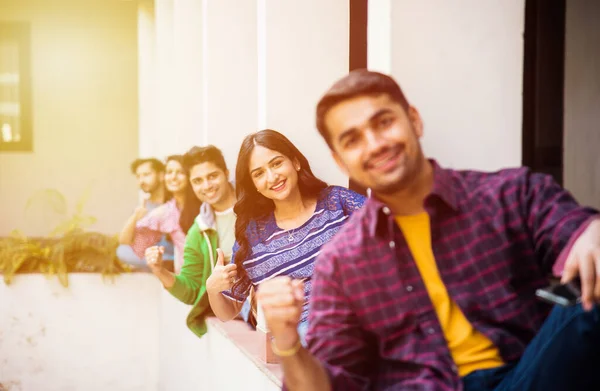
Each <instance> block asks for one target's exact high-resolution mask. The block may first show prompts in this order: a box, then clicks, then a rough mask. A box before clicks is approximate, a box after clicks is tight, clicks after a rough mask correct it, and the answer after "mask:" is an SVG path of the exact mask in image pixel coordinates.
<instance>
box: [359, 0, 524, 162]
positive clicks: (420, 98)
mask: <svg viewBox="0 0 600 391" xmlns="http://www.w3.org/2000/svg"><path fill="white" fill-rule="evenodd" d="M524 10H525V5H524V0H490V1H479V0H460V1H458V2H456V1H454V2H449V1H446V0H422V1H410V0H392V1H390V0H372V1H370V8H369V16H370V18H369V23H372V24H373V26H372V27H370V29H369V56H368V57H369V61H370V63H369V66H370V67H371V66H372V67H373V68H375V69H378V70H382V71H384V72H386V71H391V74H392V75H393V76H394V77H395V78H396V80H397V81H398V83H399V84H400V85H401V87H402V88H403V90H404V92H405V93H406V95H407V98H408V100H409V101H410V102H411V103H412V104H413V105H415V106H416V107H417V108H418V109H419V111H420V113H421V115H422V117H423V120H424V123H425V136H424V139H423V146H424V148H425V153H426V154H427V155H428V156H431V157H434V158H436V159H438V160H439V161H440V163H442V164H443V165H446V166H450V167H455V168H476V169H484V170H488V169H498V168H501V167H504V166H519V165H521V132H522V130H521V129H522V95H521V93H522V84H523V83H522V74H523V37H522V34H523V29H524ZM386 15H391V20H387V19H385V16H386ZM374 18H377V19H374ZM378 20H382V22H381V23H379V22H378ZM375 25H377V26H375Z"/></svg>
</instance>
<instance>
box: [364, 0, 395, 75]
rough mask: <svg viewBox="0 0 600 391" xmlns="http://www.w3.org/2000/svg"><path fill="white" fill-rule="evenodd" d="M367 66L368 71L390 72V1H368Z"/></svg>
mask: <svg viewBox="0 0 600 391" xmlns="http://www.w3.org/2000/svg"><path fill="white" fill-rule="evenodd" d="M368 7H369V8H368V12H367V14H368V16H367V17H368V23H367V42H368V43H367V65H368V67H369V69H370V70H372V71H377V72H381V73H385V74H390V73H391V72H392V58H391V57H392V15H391V11H392V0H369V3H368Z"/></svg>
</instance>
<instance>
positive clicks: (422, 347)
mask: <svg viewBox="0 0 600 391" xmlns="http://www.w3.org/2000/svg"><path fill="white" fill-rule="evenodd" d="M464 114H465V115H468V107H466V108H465V112H464ZM317 128H318V129H319V131H320V133H321V134H322V135H323V137H324V139H325V140H326V142H327V144H328V145H329V147H330V149H331V151H332V154H333V156H334V158H335V160H336V162H337V163H338V165H339V166H340V168H341V169H342V170H344V171H345V172H347V173H348V174H349V176H350V178H352V179H353V180H354V181H356V182H357V183H358V184H359V185H361V186H363V187H365V188H370V189H371V192H372V197H371V198H369V200H368V201H367V202H366V203H365V206H364V207H363V208H362V209H361V210H360V211H358V212H356V213H355V214H354V215H353V216H352V217H351V218H350V220H349V221H348V223H347V224H346V225H345V226H344V227H343V228H342V229H341V230H340V232H339V233H338V234H337V235H336V236H335V237H334V238H333V239H332V240H331V241H330V242H329V243H328V244H326V245H325V246H324V247H323V249H322V251H321V254H320V255H319V259H318V260H317V262H316V265H315V271H314V277H313V283H312V287H313V295H312V301H311V313H310V318H309V322H310V323H309V324H310V327H309V331H308V335H307V340H308V348H307V349H304V348H303V347H302V346H301V344H300V338H301V336H299V335H298V332H297V331H296V328H295V327H294V324H295V322H297V321H298V320H299V319H301V313H302V310H303V303H302V293H303V292H302V282H301V281H292V279H291V278H289V277H286V278H283V277H281V278H279V279H273V280H271V281H268V282H267V283H264V284H263V285H262V286H261V287H260V290H259V291H258V297H259V298H258V300H259V303H261V305H262V307H263V309H264V314H265V319H266V322H267V324H268V326H269V328H270V330H271V333H272V335H273V337H274V340H273V346H274V347H275V349H274V350H275V351H276V352H279V354H280V355H281V356H283V357H282V366H283V371H284V383H285V386H286V387H287V389H289V390H302V391H304V390H344V391H355V390H374V391H378V390H448V391H450V390H465V391H508V390H519V391H542V390H543V391H554V390H561V391H564V390H578V391H585V390H590V391H591V390H600V377H598V376H597V375H596V372H597V371H598V368H600V306H599V305H598V302H600V278H599V277H600V219H599V215H598V212H597V211H595V210H593V209H590V208H585V207H582V206H580V205H578V203H577V202H576V201H575V200H574V199H573V197H572V196H571V195H570V194H569V193H568V192H567V191H565V190H564V189H562V188H561V187H560V186H559V185H557V184H556V183H555V182H554V180H553V179H552V177H550V176H548V175H542V174H535V173H532V172H530V171H529V170H528V169H526V168H515V169H505V170H500V171H497V172H493V173H489V172H480V171H472V170H452V169H447V168H442V167H441V166H440V165H439V164H438V163H437V162H435V161H434V160H428V159H426V158H425V155H424V153H423V150H422V148H421V144H420V138H421V137H422V136H423V122H422V120H421V117H420V115H419V112H418V111H417V109H416V108H415V107H413V106H411V105H410V104H409V103H408V102H407V100H406V98H405V96H404V94H403V93H402V90H401V89H400V87H399V86H398V85H397V84H396V82H395V81H394V80H393V79H392V78H390V77H389V76H386V75H382V74H380V73H376V72H369V71H366V70H359V71H353V72H351V73H350V74H349V75H348V76H346V77H345V78H343V79H342V80H340V81H339V82H337V83H336V84H335V85H334V86H333V87H331V89H330V90H329V91H328V92H327V93H326V94H325V96H324V97H323V98H322V99H321V100H320V102H319V104H318V106H317ZM482 131H485V129H482ZM551 272H553V273H554V274H555V276H562V280H563V282H567V281H569V280H571V279H572V278H573V277H575V276H576V275H579V277H580V279H581V282H582V298H583V303H582V304H577V305H572V306H567V307H560V306H554V308H553V307H552V306H550V305H548V304H546V303H544V302H542V301H540V300H538V299H537V298H536V295H535V292H536V289H537V288H540V287H544V286H545V285H547V284H548V275H549V274H550V273H551ZM292 277H294V276H292Z"/></svg>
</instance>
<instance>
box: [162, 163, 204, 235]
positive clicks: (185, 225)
mask: <svg viewBox="0 0 600 391" xmlns="http://www.w3.org/2000/svg"><path fill="white" fill-rule="evenodd" d="M171 160H172V161H175V162H177V163H179V164H181V167H182V168H183V171H184V172H185V175H187V182H186V187H185V198H184V201H183V209H182V210H181V216H180V217H179V226H180V227H181V230H182V231H183V232H184V233H185V234H187V232H188V231H189V230H190V228H191V227H192V225H193V224H194V219H195V218H196V216H198V214H199V213H200V205H201V204H202V203H201V202H200V200H199V199H198V197H196V194H194V189H192V185H191V184H190V181H189V179H190V172H189V170H188V169H187V168H186V165H185V164H184V157H183V155H171V156H169V157H167V160H166V161H165V165H166V164H169V162H170V161H171Z"/></svg>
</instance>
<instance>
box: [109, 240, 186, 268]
mask: <svg viewBox="0 0 600 391" xmlns="http://www.w3.org/2000/svg"><path fill="white" fill-rule="evenodd" d="M156 245H157V246H163V247H164V248H165V252H164V254H163V260H164V261H172V260H173V258H174V256H173V253H174V250H173V243H171V242H170V241H168V240H167V238H166V237H165V236H163V237H162V238H161V239H160V241H159V242H158V243H157V244H156ZM117 258H119V259H120V260H121V262H124V263H126V264H128V265H131V266H134V267H135V268H137V269H139V270H145V271H149V270H150V268H149V267H148V265H146V260H144V259H143V258H140V257H138V256H137V254H136V253H135V252H134V251H133V249H132V248H131V246H129V245H127V244H120V245H119V247H117Z"/></svg>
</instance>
